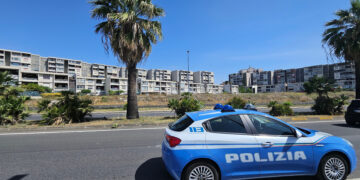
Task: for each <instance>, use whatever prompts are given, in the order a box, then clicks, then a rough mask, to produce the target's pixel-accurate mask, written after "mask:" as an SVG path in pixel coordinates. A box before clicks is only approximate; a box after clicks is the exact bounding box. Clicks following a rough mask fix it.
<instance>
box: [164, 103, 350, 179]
mask: <svg viewBox="0 0 360 180" xmlns="http://www.w3.org/2000/svg"><path fill="white" fill-rule="evenodd" d="M162 159H163V161H164V164H165V166H166V168H167V170H168V172H169V173H170V174H171V176H172V177H173V178H175V179H186V180H190V179H197V180H218V179H252V178H266V177H280V176H298V175H314V176H315V175H317V177H318V178H320V179H329V180H341V179H346V177H347V175H348V174H350V173H351V172H352V171H353V170H354V169H355V167H356V155H355V151H354V149H353V145H352V144H351V143H350V142H349V141H347V140H345V139H343V138H340V137H336V136H332V135H330V134H327V133H323V132H319V131H315V130H310V129H305V128H297V127H294V126H292V125H290V124H288V123H286V122H283V121H281V120H279V119H277V118H275V117H272V116H270V115H268V114H265V113H261V112H258V111H255V110H247V109H236V110H234V109H233V108H232V107H231V106H229V105H225V106H224V107H223V106H222V105H220V104H217V105H216V106H215V108H214V110H206V111H198V112H189V113H186V114H185V115H184V116H183V117H181V118H180V119H179V120H177V121H176V122H174V123H171V124H169V127H168V128H167V129H166V132H165V137H164V141H163V143H162Z"/></svg>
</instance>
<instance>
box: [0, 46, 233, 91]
mask: <svg viewBox="0 0 360 180" xmlns="http://www.w3.org/2000/svg"><path fill="white" fill-rule="evenodd" d="M0 71H8V72H9V73H10V75H11V76H12V77H13V78H14V79H15V80H17V81H18V82H19V84H28V83H36V84H39V85H42V86H46V87H49V88H51V89H53V91H54V92H60V91H68V90H70V91H74V92H81V91H82V90H84V89H87V90H90V92H91V93H92V94H97V95H101V94H107V93H109V91H123V92H125V93H126V92H127V85H128V79H127V69H126V68H125V67H118V66H111V65H104V64H96V63H87V62H83V61H81V60H73V59H68V58H58V57H41V56H39V55H35V54H31V53H27V52H19V51H12V50H5V49H0ZM188 77H189V84H187V83H188V81H187V80H188ZM196 78H197V79H196V82H194V73H193V72H191V71H190V72H189V71H183V70H176V71H170V70H160V69H151V70H145V69H138V70H137V85H138V87H137V88H138V92H139V93H164V94H180V93H183V92H191V93H222V92H223V89H224V88H223V86H222V85H215V84H214V73H213V72H208V71H199V72H196ZM236 92H237V91H236Z"/></svg>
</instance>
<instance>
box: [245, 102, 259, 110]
mask: <svg viewBox="0 0 360 180" xmlns="http://www.w3.org/2000/svg"><path fill="white" fill-rule="evenodd" d="M244 109H246V110H252V111H257V109H256V107H255V106H254V105H253V104H251V103H248V104H246V105H245V106H244Z"/></svg>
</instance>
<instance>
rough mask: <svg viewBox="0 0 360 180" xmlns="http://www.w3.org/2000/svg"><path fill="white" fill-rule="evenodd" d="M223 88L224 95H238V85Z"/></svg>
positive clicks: (227, 85)
mask: <svg viewBox="0 0 360 180" xmlns="http://www.w3.org/2000/svg"><path fill="white" fill-rule="evenodd" d="M223 88H224V92H226V93H232V94H239V85H230V84H225V85H224V86H223Z"/></svg>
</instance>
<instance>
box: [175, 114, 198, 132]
mask: <svg viewBox="0 0 360 180" xmlns="http://www.w3.org/2000/svg"><path fill="white" fill-rule="evenodd" d="M193 122H194V121H193V120H192V119H191V118H190V117H189V116H187V115H184V116H182V117H181V118H180V119H178V120H177V121H175V122H173V123H171V124H169V128H170V129H171V130H173V131H182V130H184V129H186V128H187V127H189V126H190V125H191V124H192V123H193Z"/></svg>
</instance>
